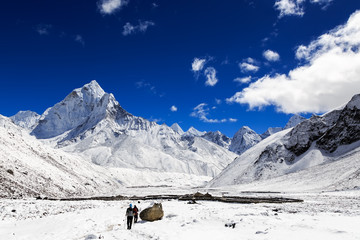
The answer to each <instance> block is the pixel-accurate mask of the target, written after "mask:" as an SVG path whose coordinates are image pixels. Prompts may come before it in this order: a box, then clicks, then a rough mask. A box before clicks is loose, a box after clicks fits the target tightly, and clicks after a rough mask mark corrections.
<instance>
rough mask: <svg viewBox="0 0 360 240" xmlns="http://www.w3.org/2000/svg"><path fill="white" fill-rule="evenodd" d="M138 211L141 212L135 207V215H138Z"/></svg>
mask: <svg viewBox="0 0 360 240" xmlns="http://www.w3.org/2000/svg"><path fill="white" fill-rule="evenodd" d="M138 211H139V209H137V207H134V208H133V212H134V215H137V214H138Z"/></svg>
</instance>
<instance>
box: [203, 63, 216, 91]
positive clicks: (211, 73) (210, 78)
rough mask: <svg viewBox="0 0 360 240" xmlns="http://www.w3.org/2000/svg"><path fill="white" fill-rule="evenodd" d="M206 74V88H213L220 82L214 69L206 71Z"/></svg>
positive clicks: (209, 68) (210, 68)
mask: <svg viewBox="0 0 360 240" xmlns="http://www.w3.org/2000/svg"><path fill="white" fill-rule="evenodd" d="M204 74H205V76H206V82H205V85H206V86H210V87H213V86H215V84H216V83H217V82H218V79H217V78H216V70H215V68H213V67H208V68H206V69H205V71H204Z"/></svg>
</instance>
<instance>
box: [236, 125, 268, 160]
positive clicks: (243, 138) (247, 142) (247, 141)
mask: <svg viewBox="0 0 360 240" xmlns="http://www.w3.org/2000/svg"><path fill="white" fill-rule="evenodd" d="M261 140H262V138H261V137H260V135H259V134H257V133H256V132H255V131H254V130H252V129H251V128H249V127H247V126H244V127H242V128H240V130H239V131H237V132H236V133H235V135H234V137H233V139H232V141H231V144H230V146H229V150H230V151H232V152H234V153H236V154H242V153H243V152H245V151H246V150H248V149H249V148H251V147H252V146H254V145H256V144H257V143H258V142H260V141H261Z"/></svg>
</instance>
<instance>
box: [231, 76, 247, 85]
mask: <svg viewBox="0 0 360 240" xmlns="http://www.w3.org/2000/svg"><path fill="white" fill-rule="evenodd" d="M234 82H237V83H241V84H243V83H249V82H251V76H248V77H243V78H239V77H238V78H235V79H234Z"/></svg>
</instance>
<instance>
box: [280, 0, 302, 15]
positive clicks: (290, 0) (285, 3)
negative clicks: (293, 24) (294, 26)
mask: <svg viewBox="0 0 360 240" xmlns="http://www.w3.org/2000/svg"><path fill="white" fill-rule="evenodd" d="M304 2H305V0H277V1H276V2H275V5H274V7H275V8H276V9H277V10H278V11H280V15H279V18H282V17H284V16H291V15H293V16H303V15H304V7H303V3H304Z"/></svg>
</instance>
